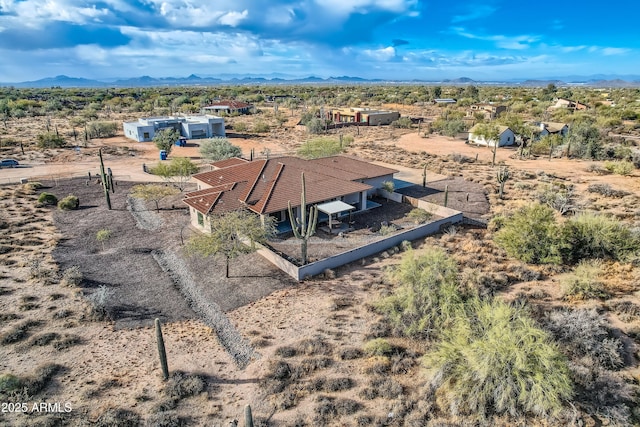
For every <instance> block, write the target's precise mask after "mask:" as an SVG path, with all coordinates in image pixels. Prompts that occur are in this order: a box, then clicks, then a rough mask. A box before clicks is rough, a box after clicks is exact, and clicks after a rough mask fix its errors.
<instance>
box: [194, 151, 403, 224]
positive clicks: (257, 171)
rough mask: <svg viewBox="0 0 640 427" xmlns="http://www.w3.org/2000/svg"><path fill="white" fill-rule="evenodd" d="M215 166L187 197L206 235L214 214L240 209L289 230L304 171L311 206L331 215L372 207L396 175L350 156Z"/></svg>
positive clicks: (199, 178)
mask: <svg viewBox="0 0 640 427" xmlns="http://www.w3.org/2000/svg"><path fill="white" fill-rule="evenodd" d="M212 166H213V168H214V170H212V171H210V172H204V173H199V174H196V175H194V176H193V178H194V180H195V182H196V184H197V191H193V192H190V193H187V194H186V195H185V198H184V203H185V204H187V205H188V206H189V211H190V214H191V224H192V225H193V226H194V227H196V228H197V229H199V230H201V231H204V232H210V231H211V228H210V227H211V225H210V219H211V216H212V215H214V214H218V213H224V212H229V211H233V210H236V209H239V208H241V207H243V208H246V209H249V210H250V211H253V212H255V213H256V214H257V215H260V216H261V217H262V218H264V217H266V216H271V217H273V218H275V220H276V223H277V225H281V227H278V228H279V230H282V231H287V228H288V230H290V229H291V228H290V227H288V225H289V215H288V213H287V206H288V203H289V202H291V206H292V208H293V210H294V212H295V215H296V216H297V217H300V213H301V212H300V195H301V192H302V180H301V177H302V173H303V172H304V176H305V183H306V203H307V205H308V206H310V205H320V206H319V210H321V212H325V213H328V214H329V215H332V214H340V213H344V212H359V211H364V210H367V209H368V208H370V207H371V204H370V203H369V202H368V200H367V199H368V197H369V196H371V195H373V194H374V193H376V192H377V190H378V189H380V188H381V187H382V183H383V182H385V181H392V180H393V175H394V174H395V173H397V172H398V171H397V170H394V169H390V168H387V167H383V166H378V165H374V164H371V163H368V162H365V161H362V160H358V159H354V158H352V157H346V156H332V157H325V158H320V159H313V160H304V159H300V158H297V157H289V156H287V157H276V158H271V159H266V160H254V161H248V160H245V159H240V158H234V159H227V160H222V161H220V162H215V163H213V164H212ZM330 202H339V203H330ZM323 204H324V209H322V205H323ZM329 212H330V213H329Z"/></svg>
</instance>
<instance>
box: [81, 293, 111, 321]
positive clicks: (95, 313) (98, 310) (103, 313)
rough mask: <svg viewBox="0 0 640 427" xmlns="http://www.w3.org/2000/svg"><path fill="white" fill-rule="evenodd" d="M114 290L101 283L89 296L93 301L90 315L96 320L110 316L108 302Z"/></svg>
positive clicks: (90, 300)
mask: <svg viewBox="0 0 640 427" xmlns="http://www.w3.org/2000/svg"><path fill="white" fill-rule="evenodd" d="M113 294H114V291H113V290H112V289H110V288H108V287H107V286H105V285H101V286H100V287H99V288H98V289H96V290H95V291H94V292H93V293H92V294H91V295H89V296H88V297H87V299H88V300H89V302H90V303H91V312H90V316H91V317H92V318H93V319H95V320H105V319H108V318H109V310H108V304H109V301H110V299H111V297H112V296H113Z"/></svg>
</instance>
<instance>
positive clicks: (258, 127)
mask: <svg viewBox="0 0 640 427" xmlns="http://www.w3.org/2000/svg"><path fill="white" fill-rule="evenodd" d="M270 129H271V128H270V126H269V125H268V124H267V123H265V122H260V121H259V122H256V123H254V125H253V131H254V132H256V133H266V132H269V130H270Z"/></svg>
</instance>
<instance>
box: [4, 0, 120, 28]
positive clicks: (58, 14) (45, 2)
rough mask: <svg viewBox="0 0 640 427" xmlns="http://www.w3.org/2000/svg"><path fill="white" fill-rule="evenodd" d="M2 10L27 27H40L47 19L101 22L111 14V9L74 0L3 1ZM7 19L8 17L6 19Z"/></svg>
mask: <svg viewBox="0 0 640 427" xmlns="http://www.w3.org/2000/svg"><path fill="white" fill-rule="evenodd" d="M0 10H2V11H3V12H4V13H6V14H8V15H14V16H8V17H7V16H5V18H15V19H17V21H19V22H20V23H21V24H22V25H25V26H27V27H32V28H34V27H40V26H42V25H43V24H44V23H46V22H47V21H62V22H70V23H74V24H85V23H88V22H100V20H101V19H102V18H104V17H106V16H108V15H110V13H111V12H110V11H109V9H106V8H101V9H99V8H97V7H96V6H95V5H93V6H91V7H86V6H84V5H77V4H75V2H74V1H73V0H70V1H69V0H25V1H20V2H8V1H3V2H2V3H1V4H0ZM5 20H6V19H5Z"/></svg>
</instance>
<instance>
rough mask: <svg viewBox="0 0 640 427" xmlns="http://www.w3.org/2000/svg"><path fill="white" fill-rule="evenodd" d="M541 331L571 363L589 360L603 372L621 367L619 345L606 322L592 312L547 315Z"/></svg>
mask: <svg viewBox="0 0 640 427" xmlns="http://www.w3.org/2000/svg"><path fill="white" fill-rule="evenodd" d="M545 327H546V328H547V329H548V330H549V331H551V333H553V335H554V336H555V338H556V339H557V340H558V341H559V342H560V343H562V348H563V349H564V351H566V352H567V353H568V354H569V355H570V356H571V357H572V358H573V359H579V358H582V357H590V358H591V359H592V360H593V361H594V362H595V363H596V364H597V365H598V366H600V367H602V368H607V369H617V368H620V367H622V366H623V365H624V357H623V351H624V347H623V345H622V342H621V341H620V340H619V339H618V338H614V337H612V336H611V331H610V330H609V329H608V328H607V323H606V320H605V319H604V317H603V316H601V315H600V314H598V312H597V311H596V310H593V309H591V310H590V309H577V310H556V311H553V312H551V313H550V314H548V316H547V319H546V321H545Z"/></svg>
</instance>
